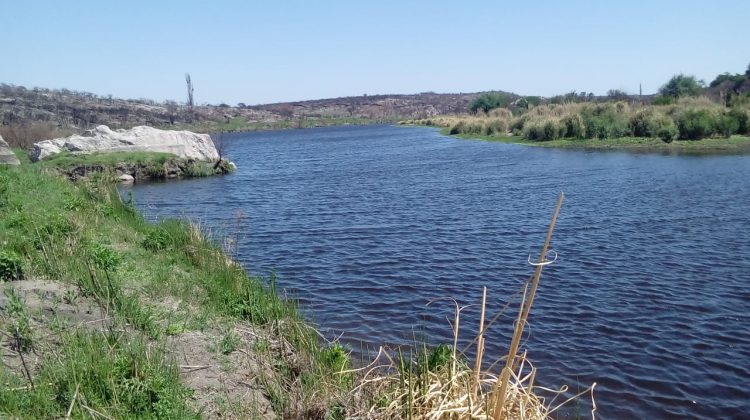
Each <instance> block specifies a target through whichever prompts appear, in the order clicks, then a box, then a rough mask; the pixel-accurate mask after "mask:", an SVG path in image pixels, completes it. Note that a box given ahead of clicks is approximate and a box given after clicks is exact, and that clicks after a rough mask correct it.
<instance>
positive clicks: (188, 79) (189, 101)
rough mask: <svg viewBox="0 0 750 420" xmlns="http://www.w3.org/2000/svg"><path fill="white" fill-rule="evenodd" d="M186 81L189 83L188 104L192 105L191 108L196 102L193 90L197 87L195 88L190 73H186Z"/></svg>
mask: <svg viewBox="0 0 750 420" xmlns="http://www.w3.org/2000/svg"><path fill="white" fill-rule="evenodd" d="M185 82H186V83H187V94H188V100H187V105H188V106H189V107H190V109H193V105H195V102H194V101H193V91H194V90H195V89H194V88H193V81H192V79H190V73H185Z"/></svg>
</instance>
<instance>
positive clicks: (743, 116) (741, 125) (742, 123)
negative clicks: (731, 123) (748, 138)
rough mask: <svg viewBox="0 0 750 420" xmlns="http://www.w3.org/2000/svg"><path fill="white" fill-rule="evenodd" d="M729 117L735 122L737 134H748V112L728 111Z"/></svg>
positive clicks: (742, 110) (738, 109)
mask: <svg viewBox="0 0 750 420" xmlns="http://www.w3.org/2000/svg"><path fill="white" fill-rule="evenodd" d="M729 115H730V116H731V117H733V118H735V119H736V120H737V124H738V127H737V133H739V134H750V125H749V124H748V122H749V120H750V115H748V112H747V111H746V110H744V109H740V108H733V109H732V110H731V111H729Z"/></svg>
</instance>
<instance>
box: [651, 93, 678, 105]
mask: <svg viewBox="0 0 750 420" xmlns="http://www.w3.org/2000/svg"><path fill="white" fill-rule="evenodd" d="M653 103H654V105H672V104H673V103H674V98H672V97H669V96H664V95H659V96H657V97H656V98H654V102H653Z"/></svg>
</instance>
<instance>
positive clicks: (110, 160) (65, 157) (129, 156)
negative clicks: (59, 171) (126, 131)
mask: <svg viewBox="0 0 750 420" xmlns="http://www.w3.org/2000/svg"><path fill="white" fill-rule="evenodd" d="M175 158H176V156H175V155H173V154H171V153H158V152H114V153H92V154H72V153H69V152H63V153H59V154H57V155H54V156H51V157H49V158H47V159H43V160H41V161H39V164H40V165H42V166H46V167H57V168H63V169H70V168H73V167H76V166H94V165H101V166H107V167H113V166H116V165H118V164H120V163H134V164H143V165H163V164H164V163H166V162H167V161H168V160H170V159H175Z"/></svg>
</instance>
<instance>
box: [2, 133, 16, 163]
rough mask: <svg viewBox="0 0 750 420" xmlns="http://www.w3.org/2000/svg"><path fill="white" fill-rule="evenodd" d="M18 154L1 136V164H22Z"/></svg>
mask: <svg viewBox="0 0 750 420" xmlns="http://www.w3.org/2000/svg"><path fill="white" fill-rule="evenodd" d="M20 164H21V162H19V161H18V158H17V157H16V154H15V153H13V151H12V150H10V146H8V143H6V142H5V140H3V137H2V136H0V165H20Z"/></svg>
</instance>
